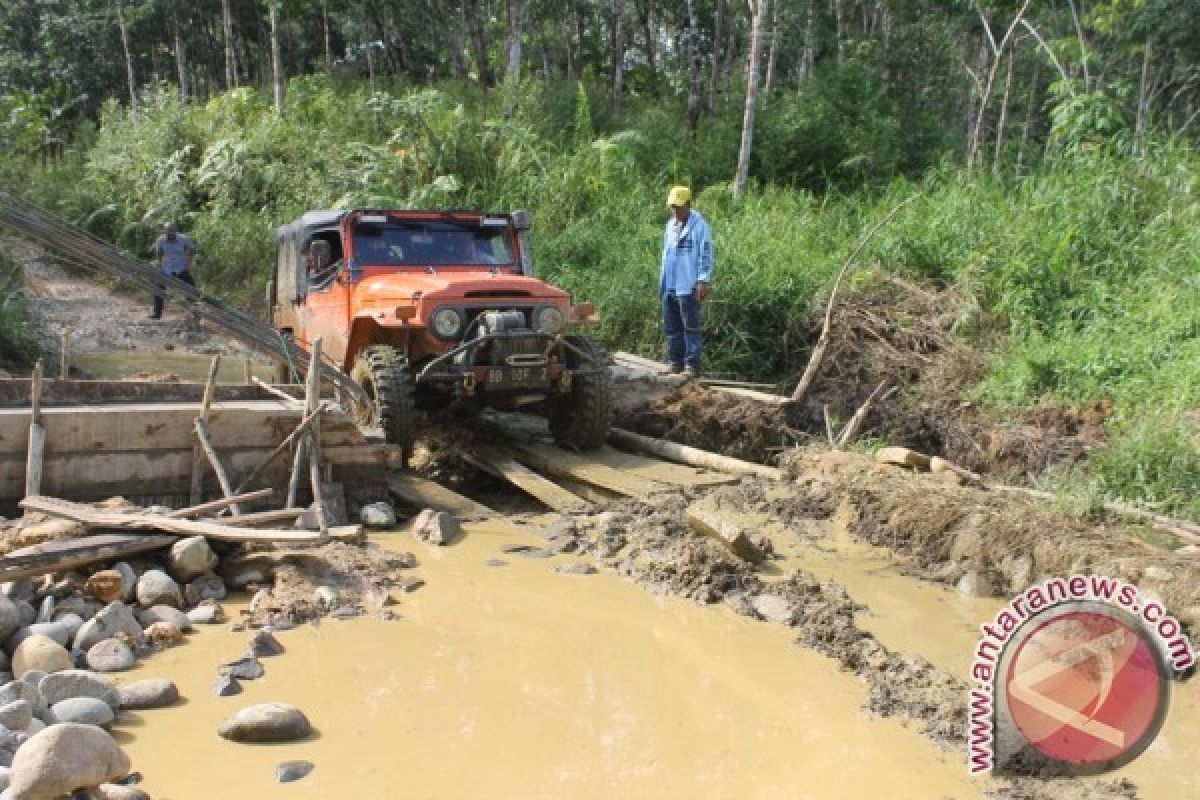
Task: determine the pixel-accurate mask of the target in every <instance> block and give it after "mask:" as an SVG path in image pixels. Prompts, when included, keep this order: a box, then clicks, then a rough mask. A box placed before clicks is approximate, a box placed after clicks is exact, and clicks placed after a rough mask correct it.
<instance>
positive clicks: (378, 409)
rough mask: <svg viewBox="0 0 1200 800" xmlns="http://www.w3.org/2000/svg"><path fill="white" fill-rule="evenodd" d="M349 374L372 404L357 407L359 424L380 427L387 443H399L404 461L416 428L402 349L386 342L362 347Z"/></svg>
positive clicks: (411, 393)
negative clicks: (360, 407) (365, 406)
mask: <svg viewBox="0 0 1200 800" xmlns="http://www.w3.org/2000/svg"><path fill="white" fill-rule="evenodd" d="M350 377H352V378H353V379H354V380H355V381H356V382H357V383H358V385H359V386H362V387H363V389H364V390H366V392H367V396H368V397H370V398H371V405H369V406H368V407H367V408H365V409H359V410H358V413H357V417H358V422H359V424H361V425H370V426H373V427H379V428H382V429H383V433H384V435H385V436H386V437H387V440H388V441H389V442H391V443H392V444H397V445H400V448H401V449H402V450H403V452H404V458H405V459H406V460H407V458H408V455H409V453H410V452H411V451H412V444H413V439H414V437H415V435H416V430H415V425H414V420H413V414H414V411H413V408H414V389H413V380H412V373H411V371H410V370H409V368H408V359H407V358H406V357H405V355H404V352H403V351H402V350H398V349H396V348H395V347H389V346H388V345H374V346H372V347H366V348H363V350H362V352H360V353H359V354H358V357H357V358H356V359H355V360H354V368H353V369H352V370H351V371H350Z"/></svg>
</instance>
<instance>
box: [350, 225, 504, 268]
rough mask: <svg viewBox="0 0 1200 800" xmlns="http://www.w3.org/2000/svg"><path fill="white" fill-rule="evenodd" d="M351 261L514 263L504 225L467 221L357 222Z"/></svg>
mask: <svg viewBox="0 0 1200 800" xmlns="http://www.w3.org/2000/svg"><path fill="white" fill-rule="evenodd" d="M354 261H355V264H356V265H357V266H359V267H363V266H373V267H374V266H411V267H438V266H488V267H491V266H497V265H499V266H507V265H511V264H512V263H513V252H512V248H511V246H510V243H509V239H508V226H507V225H480V224H479V223H476V222H469V221H466V220H463V221H459V220H413V221H408V220H405V221H400V220H389V221H388V222H382V223H381V222H365V221H364V222H359V223H358V224H357V225H355V226H354Z"/></svg>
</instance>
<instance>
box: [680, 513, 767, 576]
mask: <svg viewBox="0 0 1200 800" xmlns="http://www.w3.org/2000/svg"><path fill="white" fill-rule="evenodd" d="M687 523H688V526H689V527H690V528H691V529H692V530H694V531H696V532H697V533H700V534H703V535H705V536H707V537H709V538H711V539H714V540H715V541H718V542H720V543H721V544H723V545H725V546H726V547H728V548H729V550H730V552H732V553H733V554H734V555H736V556H737V557H738V558H740V559H742V560H744V561H751V562H755V563H757V562H759V561H762V560H763V553H762V551H761V550H759V549H758V546H757V545H755V544H754V542H752V541H750V537H749V536H747V535H746V532H745V531H744V530H742V529H741V528H740V527H739V526H738V525H736V524H735V523H733V522H731V521H730V520H727V519H725V518H724V517H722V516H721V515H720V513H718V512H716V511H712V510H709V509H705V508H695V507H693V508H689V509H688V510H687Z"/></svg>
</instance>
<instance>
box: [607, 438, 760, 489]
mask: <svg viewBox="0 0 1200 800" xmlns="http://www.w3.org/2000/svg"><path fill="white" fill-rule="evenodd" d="M588 455H589V456H592V457H593V458H596V459H598V460H600V461H601V462H602V463H603V464H605V465H606V466H609V467H612V468H613V469H616V470H620V471H622V472H627V473H629V474H631V475H640V476H641V477H643V478H649V479H650V480H653V481H659V482H661V483H669V484H671V485H672V486H682V487H692V486H723V485H726V484H730V483H737V482H738V478H737V477H736V476H734V475H730V474H728V473H726V472H716V471H713V470H709V469H704V468H703V467H693V466H689V465H686V464H677V463H674V462H671V461H662V460H660V459H657V458H648V457H646V456H641V455H637V454H635V453H627V452H625V451H624V450H617V449H615V448H613V447H609V446H608V445H605V446H604V447H602V448H600V449H599V450H596V451H593V452H591V453H589V454H588Z"/></svg>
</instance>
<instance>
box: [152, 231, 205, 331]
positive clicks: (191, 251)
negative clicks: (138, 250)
mask: <svg viewBox="0 0 1200 800" xmlns="http://www.w3.org/2000/svg"><path fill="white" fill-rule="evenodd" d="M151 252H153V253H154V263H155V264H157V265H158V268H159V269H160V270H162V272H163V274H165V275H170V276H171V277H172V278H178V279H179V280H181V281H183V282H184V283H186V284H188V285H190V286H195V285H196V281H195V279H193V278H192V272H191V270H192V259H193V258H194V257H195V256H196V245H195V244H193V243H192V240H191V239H189V238H188V237H186V236H184V235H183V234H182V233H180V232H179V229H178V228H177V227H175V223H174V222H166V223H163V232H162V235H161V236H159V237H158V239H156V240H155V241H154V247H152V248H151ZM164 302H165V297H164V295H163V294H162V293H159V294H156V295H154V311H153V312H152V313H151V314H150V319H162V312H163V304H164Z"/></svg>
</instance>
